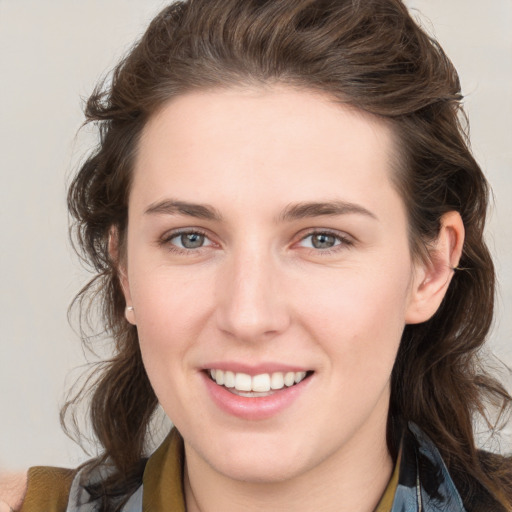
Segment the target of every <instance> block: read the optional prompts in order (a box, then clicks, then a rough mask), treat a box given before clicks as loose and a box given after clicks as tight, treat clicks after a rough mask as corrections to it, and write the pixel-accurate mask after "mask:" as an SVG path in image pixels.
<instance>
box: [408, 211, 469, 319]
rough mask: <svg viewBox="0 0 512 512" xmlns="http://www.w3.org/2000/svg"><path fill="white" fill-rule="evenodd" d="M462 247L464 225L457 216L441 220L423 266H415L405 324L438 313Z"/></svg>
mask: <svg viewBox="0 0 512 512" xmlns="http://www.w3.org/2000/svg"><path fill="white" fill-rule="evenodd" d="M463 245H464V224H463V222H462V218H461V216H460V214H459V213H458V212H455V211H452V212H448V213H445V214H444V215H443V216H442V217H441V229H440V230H439V235H438V237H437V240H436V241H435V243H434V246H433V248H432V250H431V252H430V258H429V261H427V262H420V263H418V264H417V266H416V275H415V277H414V280H413V285H412V289H411V297H410V302H409V305H408V308H407V312H406V318H405V322H406V323H407V324H418V323H421V322H425V321H427V320H428V319H430V318H431V317H432V316H433V315H434V314H435V312H436V311H437V310H438V308H439V306H440V305H441V302H442V300H443V298H444V296H445V295H446V292H447V290H448V286H449V285H450V282H451V279H452V277H453V273H454V269H455V268H456V267H457V265H458V263H459V260H460V257H461V254H462V247H463Z"/></svg>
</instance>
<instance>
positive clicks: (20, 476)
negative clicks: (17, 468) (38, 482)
mask: <svg viewBox="0 0 512 512" xmlns="http://www.w3.org/2000/svg"><path fill="white" fill-rule="evenodd" d="M27 479H28V473H27V472H19V473H2V474H0V512H4V510H5V511H7V512H8V511H9V510H10V509H11V508H13V509H18V508H20V507H21V504H22V502H23V499H24V498H25V494H26V492H27Z"/></svg>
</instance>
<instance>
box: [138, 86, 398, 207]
mask: <svg viewBox="0 0 512 512" xmlns="http://www.w3.org/2000/svg"><path fill="white" fill-rule="evenodd" d="M393 146H394V140H393V133H392V131H391V129H390V127H389V126H388V125H387V124H386V123H385V122H384V121H383V120H381V119H379V118H377V117H375V116H372V115H370V114H367V113H364V112H362V111H359V110H357V109H355V108H353V107H350V106H348V105H346V104H341V103H339V102H335V101H334V100H333V99H331V98H330V97H328V96H326V95H322V94H319V93H316V92H311V91H304V90H296V89H292V88H290V87H287V86H279V87H277V86H275V87H265V88H263V87H261V88H260V87H251V88H230V89H220V90H212V91H201V92H191V93H187V94H184V95H181V96H178V97H176V98H174V99H172V100H171V101H169V102H168V103H167V104H166V105H164V106H163V107H162V108H161V109H160V110H159V111H158V112H157V113H156V114H155V115H154V116H153V117H152V118H151V119H150V120H149V122H148V124H147V125H146V127H145V129H144V131H143V134H142V137H141V140H140V146H139V148H138V149H139V150H138V154H137V160H136V166H135V177H134V183H133V187H134V191H135V189H137V188H141V189H143V190H142V192H143V193H144V195H145V196H147V197H145V201H146V202H147V201H154V200H156V199H158V198H157V197H155V196H158V195H159V194H160V193H161V192H162V193H163V190H167V192H168V193H171V192H170V191H172V195H173V196H175V195H176V194H184V195H185V196H186V195H190V194H192V190H193V194H194V197H192V198H188V197H185V198H184V199H187V200H188V199H194V200H197V199H200V200H203V201H204V200H208V202H211V195H212V193H215V195H216V197H222V196H224V197H229V196H230V195H231V198H232V199H233V200H234V198H237V197H239V198H245V199H247V198H250V197H251V196H253V195H255V193H256V191H258V190H259V188H261V187H262V186H263V187H265V188H266V192H267V200H268V201H270V200H271V199H272V198H276V199H278V198H279V197H282V198H283V199H284V196H286V195H290V196H291V195H294V194H295V196H297V197H292V198H291V199H292V200H300V201H308V200H313V199H318V197H312V196H318V195H324V196H325V195H326V194H330V195H333V194H334V195H341V196H343V195H345V194H349V195H352V196H353V197H351V198H347V199H350V200H355V199H358V200H359V201H362V200H366V199H370V198H371V196H374V199H378V196H379V193H382V190H383V187H386V188H390V187H392V181H391V180H390V175H391V173H392V161H393V154H394V151H393ZM149 196H152V197H149ZM198 196H199V197H198ZM308 196H311V197H308ZM180 198H181V196H180Z"/></svg>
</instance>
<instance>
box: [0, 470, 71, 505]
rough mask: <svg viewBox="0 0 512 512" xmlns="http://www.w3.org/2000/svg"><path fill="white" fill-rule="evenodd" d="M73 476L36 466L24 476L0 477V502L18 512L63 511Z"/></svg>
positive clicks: (68, 472)
mask: <svg viewBox="0 0 512 512" xmlns="http://www.w3.org/2000/svg"><path fill="white" fill-rule="evenodd" d="M75 475H76V470H71V469H64V468H55V467H45V466H36V467H32V468H30V469H29V470H28V471H27V472H26V473H23V474H18V475H11V476H9V477H6V478H5V479H4V478H0V503H2V502H5V503H6V504H7V505H8V506H9V507H11V508H13V509H15V510H19V511H20V512H36V511H37V512H39V511H41V510H45V511H46V512H64V511H65V510H66V508H67V503H68V497H69V490H70V488H71V484H72V482H73V478H74V476H75ZM4 489H5V490H4ZM0 512H3V510H2V509H1V508H0Z"/></svg>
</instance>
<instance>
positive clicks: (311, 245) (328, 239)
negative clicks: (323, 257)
mask: <svg viewBox="0 0 512 512" xmlns="http://www.w3.org/2000/svg"><path fill="white" fill-rule="evenodd" d="M299 245H301V246H302V247H306V248H308V249H319V250H328V249H333V248H334V247H336V246H338V245H345V246H347V245H351V242H350V240H348V239H347V238H345V237H343V236H341V235H335V234H334V233H329V232H323V231H322V232H316V233H310V234H309V235H306V236H305V237H304V238H302V240H301V241H300V242H299Z"/></svg>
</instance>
